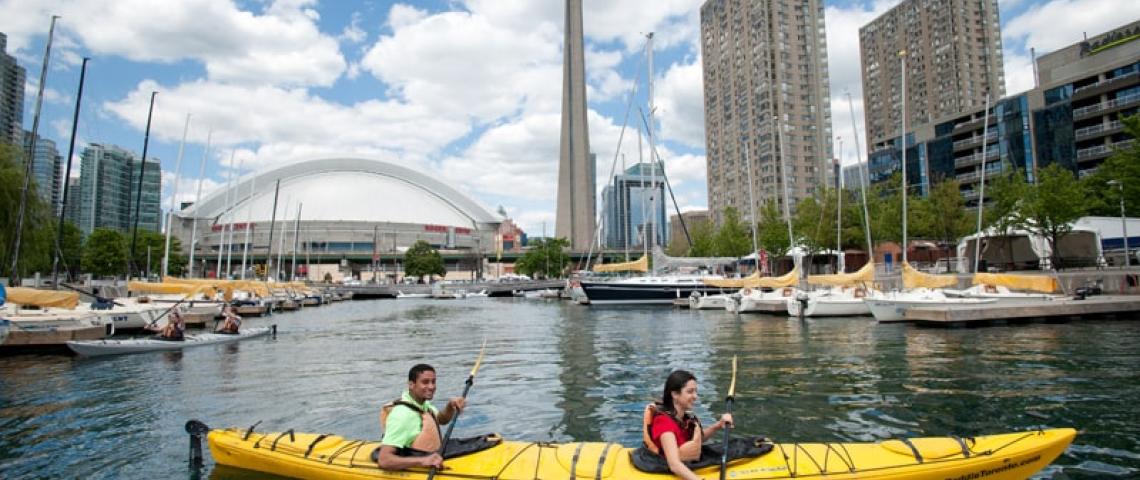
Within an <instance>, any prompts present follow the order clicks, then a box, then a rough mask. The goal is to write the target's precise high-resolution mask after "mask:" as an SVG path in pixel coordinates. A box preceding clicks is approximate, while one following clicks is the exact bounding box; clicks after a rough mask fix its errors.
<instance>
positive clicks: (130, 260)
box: [127, 92, 158, 281]
mask: <svg viewBox="0 0 1140 480" xmlns="http://www.w3.org/2000/svg"><path fill="white" fill-rule="evenodd" d="M156 95H158V92H150V108H149V109H148V110H147V114H146V134H144V135H143V151H142V160H141V161H140V162H139V180H138V182H136V183H135V184H136V185H137V186H136V187H135V210H134V221H133V222H132V224H133V225H134V226H133V227H132V228H131V254H130V256H129V257H127V280H128V281H129V280H130V279H131V274H132V273H134V270H135V243H136V241H137V240H138V237H139V217H142V187H143V177H145V176H146V151H147V147H149V146H150V120H151V117H153V116H154V97H155V96H156ZM128 211H130V210H128Z"/></svg>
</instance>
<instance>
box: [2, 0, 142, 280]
mask: <svg viewBox="0 0 1140 480" xmlns="http://www.w3.org/2000/svg"><path fill="white" fill-rule="evenodd" d="M58 18H59V15H52V16H51V26H50V27H48V40H47V46H46V47H45V48H44V63H43V65H41V66H40V85H39V93H37V94H36V113H35V115H34V116H33V117H32V138H31V141H30V142H28V158H26V159H25V160H24V187H23V188H22V189H20V209H19V213H18V214H17V215H16V238H15V240H14V241H13V243H12V266H11V268H9V269H8V282H9V283H10V284H11V285H12V286H19V285H20V283H21V282H20V273H19V272H18V271H17V270H16V269H17V268H19V264H20V240H21V239H22V237H23V233H24V212H25V211H26V210H27V208H28V189H30V188H31V183H32V174H33V173H34V172H35V170H33V165H34V164H35V163H36V143H37V140H39V130H40V108H41V106H42V105H43V103H44V84H45V83H47V72H48V64H49V63H50V62H51V41H52V38H54V37H55V21H56V19H58ZM63 181H64V182H66V181H67V179H66V178H65V179H64V180H63ZM131 253H132V254H133V253H135V252H134V251H133V250H132V251H131ZM129 276H130V275H128V277H129Z"/></svg>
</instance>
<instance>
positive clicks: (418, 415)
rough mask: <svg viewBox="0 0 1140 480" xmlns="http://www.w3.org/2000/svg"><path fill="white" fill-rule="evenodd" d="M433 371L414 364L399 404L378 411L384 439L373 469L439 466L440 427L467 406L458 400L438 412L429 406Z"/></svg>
mask: <svg viewBox="0 0 1140 480" xmlns="http://www.w3.org/2000/svg"><path fill="white" fill-rule="evenodd" d="M435 380H436V376H435V369H434V368H432V366H431V365H427V364H423V363H421V364H417V365H415V366H413V367H412V368H411V370H409V371H408V389H407V390H406V391H405V392H404V394H403V395H402V396H401V397H400V399H399V400H396V401H394V402H391V403H389V404H387V405H385V406H384V408H383V409H382V410H381V411H380V426H381V427H382V428H383V429H384V438H383V439H381V440H380V454H379V455H378V456H377V460H376V463H377V465H378V466H379V467H380V468H382V469H384V470H404V469H407V468H410V467H435V468H441V467H442V466H443V457H441V456H440V455H439V453H437V452H438V451H439V447H440V443H441V438H443V434H442V433H440V427H439V426H440V425H446V424H447V423H448V422H450V421H451V419H453V418H455V416H456V415H458V414H459V412H462V411H463V408H464V407H466V406H467V402H466V401H465V400H464V399H463V398H462V397H455V398H452V399H450V400H448V401H447V406H446V407H444V409H443V411H442V412H440V411H439V410H437V409H436V408H435V406H434V405H432V404H431V399H432V398H433V397H435Z"/></svg>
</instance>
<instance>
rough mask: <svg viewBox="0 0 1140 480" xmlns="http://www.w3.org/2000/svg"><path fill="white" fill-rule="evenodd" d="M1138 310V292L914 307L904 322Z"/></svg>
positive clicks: (958, 322)
mask: <svg viewBox="0 0 1140 480" xmlns="http://www.w3.org/2000/svg"><path fill="white" fill-rule="evenodd" d="M1138 312H1140V295H1095V296H1091V297H1088V298H1085V299H1083V300H1079V299H1076V298H1062V299H1056V300H1034V301H1026V302H1023V303H1015V304H997V305H994V304H989V305H986V304H983V305H978V306H974V307H962V306H955V307H916V308H909V309H907V311H906V313H905V316H906V321H907V322H911V323H917V324H923V325H942V326H968V325H985V324H993V323H1010V322H1019V321H1035V320H1043V321H1049V320H1069V319H1081V318H1084V317H1089V316H1105V315H1119V314H1130V313H1138Z"/></svg>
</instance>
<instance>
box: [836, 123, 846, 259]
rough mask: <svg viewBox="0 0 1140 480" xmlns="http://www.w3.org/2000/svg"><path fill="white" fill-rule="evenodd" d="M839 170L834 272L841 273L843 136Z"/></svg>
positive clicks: (840, 141) (840, 144)
mask: <svg viewBox="0 0 1140 480" xmlns="http://www.w3.org/2000/svg"><path fill="white" fill-rule="evenodd" d="M837 140H839V158H840V160H839V172H837V173H838V174H837V175H836V177H837V178H836V179H835V273H843V270H845V269H844V268H843V160H842V159H843V137H839V138H838V139H837Z"/></svg>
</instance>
